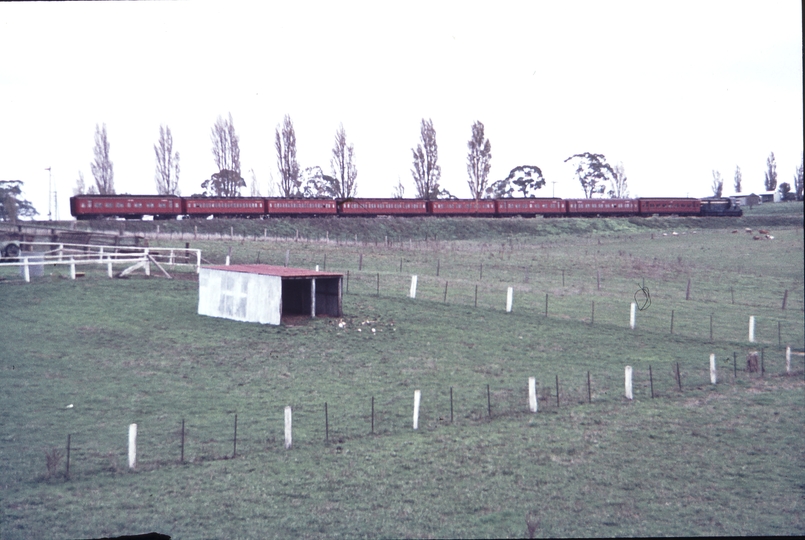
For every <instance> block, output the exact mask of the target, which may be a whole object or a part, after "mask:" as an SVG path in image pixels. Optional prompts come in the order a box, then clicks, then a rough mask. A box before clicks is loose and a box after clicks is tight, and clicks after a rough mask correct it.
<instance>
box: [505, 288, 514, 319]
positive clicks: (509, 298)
mask: <svg viewBox="0 0 805 540" xmlns="http://www.w3.org/2000/svg"><path fill="white" fill-rule="evenodd" d="M513 301H514V287H509V288H508V289H507V290H506V313H511V311H512V302H513Z"/></svg>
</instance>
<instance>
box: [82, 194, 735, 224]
mask: <svg viewBox="0 0 805 540" xmlns="http://www.w3.org/2000/svg"><path fill="white" fill-rule="evenodd" d="M70 213H71V214H72V215H73V217H75V218H76V219H81V220H84V219H109V218H123V219H143V218H144V217H145V216H151V217H152V218H153V219H177V218H180V217H181V218H185V219H186V218H210V217H213V218H227V217H230V218H261V219H263V218H272V217H316V216H342V217H347V216H357V217H378V216H409V217H415V216H437V217H439V216H442V217H444V216H463V217H513V216H521V217H536V216H543V217H629V216H644V217H650V216H702V217H707V216H741V215H743V211H742V210H741V208H740V206H739V205H738V204H737V203H736V202H735V201H734V200H732V199H729V198H719V199H693V198H671V197H668V198H639V199H559V198H539V199H536V198H535V199H517V198H511V199H481V200H477V201H476V200H474V199H437V200H431V201H428V200H421V199H358V198H350V199H284V198H265V197H231V198H222V197H178V196H175V195H76V196H74V197H71V198H70Z"/></svg>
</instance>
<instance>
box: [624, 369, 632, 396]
mask: <svg viewBox="0 0 805 540" xmlns="http://www.w3.org/2000/svg"><path fill="white" fill-rule="evenodd" d="M626 399H633V398H632V366H626Z"/></svg>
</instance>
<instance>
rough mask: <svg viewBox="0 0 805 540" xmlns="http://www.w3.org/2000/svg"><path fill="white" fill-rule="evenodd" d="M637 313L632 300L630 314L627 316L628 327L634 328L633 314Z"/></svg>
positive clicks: (635, 305)
mask: <svg viewBox="0 0 805 540" xmlns="http://www.w3.org/2000/svg"><path fill="white" fill-rule="evenodd" d="M636 315H637V304H635V303H634V302H632V314H631V315H630V316H629V328H631V329H632V330H634V323H635V316H636Z"/></svg>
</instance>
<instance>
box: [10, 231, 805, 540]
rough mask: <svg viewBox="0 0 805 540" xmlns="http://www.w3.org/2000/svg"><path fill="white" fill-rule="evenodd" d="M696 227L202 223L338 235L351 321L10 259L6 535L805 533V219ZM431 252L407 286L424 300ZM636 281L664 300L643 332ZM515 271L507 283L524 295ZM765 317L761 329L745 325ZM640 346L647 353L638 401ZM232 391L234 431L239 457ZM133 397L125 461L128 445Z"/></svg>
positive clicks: (293, 254)
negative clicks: (626, 374)
mask: <svg viewBox="0 0 805 540" xmlns="http://www.w3.org/2000/svg"><path fill="white" fill-rule="evenodd" d="M521 221H529V222H532V223H535V222H536V221H537V220H521ZM607 221H614V220H607ZM622 221H623V223H614V224H609V225H606V226H607V227H612V228H615V227H620V226H625V225H624V223H628V221H626V220H622ZM440 226H441V225H440ZM677 230H678V231H679V232H680V233H681V232H686V234H685V235H682V234H680V235H679V236H672V235H671V234H670V233H671V232H672V230H671V229H669V230H668V231H665V230H664V229H657V230H654V231H651V230H649V229H641V230H638V231H636V232H635V231H632V230H628V231H626V232H610V233H606V234H603V235H600V236H599V235H597V234H596V235H594V236H593V237H590V236H589V235H587V234H583V235H575V234H552V235H549V236H535V237H527V236H515V237H512V238H511V239H510V238H509V237H508V236H502V237H497V238H495V237H494V235H492V233H490V238H487V237H485V236H483V235H482V238H481V239H479V240H453V241H446V240H444V241H442V240H438V237H437V240H436V241H435V242H434V241H432V239H429V241H428V242H427V243H425V241H424V238H423V239H421V240H420V241H419V242H411V243H410V244H408V243H406V244H405V245H404V246H402V247H400V246H399V245H395V246H394V247H391V248H389V247H383V246H381V245H378V246H377V247H375V246H374V243H373V242H371V243H370V242H358V243H355V242H354V239H353V242H351V243H347V244H343V243H339V244H337V245H336V244H334V243H324V242H317V241H301V240H300V241H298V242H294V241H275V240H268V241H263V240H259V239H258V240H254V239H251V240H236V241H231V240H227V239H224V240H217V241H216V240H200V239H195V240H191V242H192V244H193V245H192V247H201V248H202V249H204V257H205V259H208V260H210V261H212V262H216V263H220V262H222V260H223V257H225V255H226V254H227V253H228V249H229V247H232V257H233V261H234V262H254V261H255V260H256V258H257V256H258V253H259V254H260V260H261V262H271V263H274V264H284V258H285V253H286V251H287V250H290V259H291V264H292V265H299V266H304V267H311V266H313V265H315V264H320V265H322V264H323V262H324V256H325V255H326V256H327V269H328V270H341V271H345V272H346V271H347V270H349V272H350V294H347V295H345V297H344V311H345V316H344V318H343V321H344V322H345V328H339V326H338V324H337V323H338V322H339V321H338V320H336V319H316V320H313V321H309V322H306V323H297V324H296V325H295V326H283V327H269V326H261V325H253V324H243V323H236V322H232V321H226V320H220V319H213V318H207V317H200V316H198V315H197V314H196V302H197V283H196V282H194V281H192V280H188V279H177V280H171V281H169V280H166V279H162V278H156V277H154V278H151V279H145V278H143V277H141V276H135V277H133V278H131V279H128V280H109V279H106V278H104V277H103V276H104V273H103V271H102V269H101V270H97V271H90V272H89V274H88V276H87V277H86V278H84V279H83V280H82V279H79V280H76V281H70V280H68V279H60V278H59V277H57V276H56V275H53V276H48V277H46V278H43V279H39V280H34V282H33V283H31V284H24V283H22V282H21V280H20V279H19V277H16V276H13V275H12V274H10V273H8V272H6V273H5V274H2V276H4V277H6V278H7V279H6V281H0V290H2V296H3V302H4V304H3V305H4V307H3V309H2V331H1V332H2V333H1V334H0V335H1V336H2V339H0V373H2V375H0V380H1V381H2V387H3V393H2V394H0V411H2V412H0V414H2V421H1V422H0V458H2V459H0V489H1V490H2V496H0V497H2V499H1V500H0V512H1V513H0V536H2V537H3V538H33V537H51V538H75V537H88V536H91V537H98V536H105V535H120V534H135V533H143V532H148V531H152V530H157V531H160V532H164V533H166V534H171V535H173V537H174V538H199V537H209V538H221V537H238V538H264V537H281V538H286V537H321V536H333V537H334V536H349V537H356V536H368V537H501V536H514V537H522V536H523V535H525V534H526V518H527V517H531V518H532V519H539V520H540V525H539V528H538V529H537V535H539V536H615V535H629V536H634V535H648V536H660V535H754V534H785V535H797V534H803V533H805V521H803V519H802V515H803V510H805V487H803V486H805V473H803V465H805V452H803V450H802V444H801V437H802V433H803V427H804V424H805V421H803V412H805V410H804V409H805V402H804V401H803V391H804V390H805V382H803V378H805V369H804V368H803V360H802V357H801V356H795V357H794V373H793V374H792V375H791V376H786V375H785V374H784V371H785V368H784V354H783V349H782V348H780V347H778V334H777V323H778V321H779V322H780V329H781V338H782V342H783V344H784V345H785V344H790V345H792V346H793V347H794V348H796V349H802V348H803V346H805V343H804V340H805V336H803V312H802V307H803V262H802V260H803V238H802V229H801V227H799V228H782V229H780V230H775V231H773V234H774V235H775V240H774V241H762V242H761V241H753V240H751V237H750V236H749V235H747V234H746V233H744V232H741V233H738V234H732V233H731V232H730V231H731V229H723V228H716V229H701V228H695V229H683V228H679V229H677ZM693 230H695V231H696V234H693ZM652 232H653V233H654V238H653V239H652V238H651V234H652ZM662 232H668V234H669V236H662ZM599 241H600V243H599ZM154 242H158V243H165V244H169V243H171V240H170V239H159V240H158V241H153V242H152V245H154ZM171 245H177V242H176V241H173V242H172V244H171ZM361 253H363V255H364V259H363V270H362V271H358V270H357V267H358V264H359V263H358V259H359V255H360V254H361ZM680 257H681V260H680ZM400 258H402V259H403V272H399V261H400ZM436 261H439V262H438V265H439V276H438V278H437V277H436V275H435V274H436V264H437V262H436ZM481 262H483V263H484V270H483V272H484V275H483V279H480V263H481ZM526 268H529V270H528V282H526V280H525V273H526V270H525V269H526ZM562 269H564V270H565V286H564V287H562V282H561V279H562V277H561V270H562ZM596 271H600V272H601V278H602V281H601V283H602V286H601V289H598V286H597V279H596ZM412 273H417V274H418V275H419V290H418V294H417V299H416V300H411V299H408V298H406V295H407V292H408V285H409V284H410V275H411V274H412ZM377 274H380V276H381V294H380V296H379V297H378V296H376V278H377ZM644 278H645V280H646V286H647V287H649V288H650V290H651V295H652V305H651V307H650V308H648V309H647V310H645V311H643V312H640V314H639V316H638V327H637V329H636V330H629V328H628V317H629V303H630V302H631V301H633V299H632V296H633V294H634V292H635V291H636V289H637V285H638V283H640V282H641V281H642V279H644ZM688 278H690V279H691V281H692V295H691V296H692V297H691V300H687V301H686V300H685V292H686V291H685V289H686V285H687V279H688ZM445 280H448V281H449V286H448V300H447V303H444V301H443V299H444V296H443V294H444V281H445ZM476 285H478V287H479V293H478V307H475V305H474V290H475V286H476ZM507 286H514V287H515V302H514V306H515V307H514V311H513V312H512V313H508V314H507V313H505V312H504V307H505V291H506V287H507ZM730 287H732V294H734V297H735V303H734V304H733V303H732V294H731V293H730ZM786 289H787V290H788V291H789V296H788V306H787V309H786V310H785V311H783V310H781V309H780V308H781V304H780V302H781V300H782V295H783V291H784V290H786ZM545 293H548V294H549V317H547V318H545V316H544V298H545ZM592 301H595V303H596V311H595V324H594V325H590V320H589V318H590V307H591V302H592ZM671 310H674V313H675V328H674V334H673V335H671V334H670V332H669V322H670V311H671ZM711 313H712V314H715V315H714V340H713V341H712V342H710V338H709V317H710V314H711ZM749 315H755V316H756V317H757V321H758V322H757V330H756V332H757V336H758V340H759V343H757V344H755V345H751V344H749V343H747V342H746V339H747V337H746V332H747V322H748V321H747V319H748V316H749ZM372 328H374V329H375V330H376V332H375V333H372V332H371V329H372ZM359 330H360V331H359ZM760 347H765V353H764V359H765V362H764V363H765V369H766V373H765V374H764V375H763V376H761V375H760V374H750V373H747V372H746V371H745V370H744V369H743V367H744V366H745V356H746V352H747V351H749V350H753V349H758V348H760ZM733 352H737V353H738V366H737V367H738V371H737V378H734V377H733V375H732V367H733V366H732V355H733ZM710 353H716V354H717V357H718V359H719V364H718V366H719V384H718V385H716V386H712V385H711V384H710V383H709V369H708V366H709V360H708V358H709V354H710ZM677 363H679V364H680V367H681V372H682V391H681V392H680V391H679V389H678V386H677V381H676V379H675V377H674V375H673V370H674V369H675V367H676V364H677ZM625 365H631V366H633V367H634V369H635V400H634V401H631V402H628V401H627V400H625V399H624V398H623V368H624V366H625ZM649 365H650V366H651V369H652V376H653V384H654V393H655V396H656V398H655V399H652V398H651V388H650V383H649V377H648V369H649ZM588 372H589V373H590V378H591V381H592V385H591V390H592V403H587V397H588V396H587V373H588ZM557 375H558V377H559V384H560V396H559V397H560V404H559V406H557V405H556V390H555V380H556V376H557ZM529 376H534V377H536V378H537V380H538V386H539V393H540V402H539V413H538V414H537V415H533V414H531V413H529V412H528V411H527V378H528V377H529ZM487 385H489V389H490V398H491V400H490V401H491V405H492V416H491V418H490V417H489V416H488V411H487ZM450 388H452V389H453V396H454V403H453V405H454V419H453V423H452V424H451V423H450V401H449V396H450ZM415 389H419V390H421V391H422V395H423V400H422V410H421V418H420V430H419V431H417V432H413V431H412V429H411V412H412V405H413V392H414V390H415ZM372 396H374V398H375V433H374V434H371V433H370V429H371V428H370V426H371V416H370V406H371V401H370V400H371V398H372ZM325 402H326V403H327V404H328V412H329V429H330V433H329V435H330V440H329V441H328V442H325V440H324V439H325V426H324V403H325ZM70 403H72V404H74V407H73V408H71V409H65V406H66V405H68V404H70ZM286 405H291V406H292V407H293V409H294V448H293V449H292V450H290V451H286V450H285V449H284V448H283V426H282V419H283V408H284V407H285V406H286ZM235 414H237V415H238V456H237V458H235V459H229V458H230V457H231V454H232V435H233V427H234V417H235ZM182 419H185V421H186V434H185V435H186V446H185V460H186V463H185V464H183V465H182V464H179V463H178V458H179V450H180V446H179V440H180V428H181V421H182ZM132 422H136V423H137V424H138V426H139V437H138V447H139V465H138V470H137V472H134V473H132V472H128V471H127V470H126V441H127V429H128V428H127V426H128V424H129V423H132ZM67 434H71V443H72V449H71V478H70V480H69V481H65V479H64V478H63V473H62V472H57V473H56V474H55V475H53V476H51V477H48V475H47V468H46V462H45V452H46V451H49V450H51V449H53V448H63V447H64V445H65V443H66V438H67ZM63 467H64V461H63V460H62V462H61V465H60V469H59V471H62V470H63Z"/></svg>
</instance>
